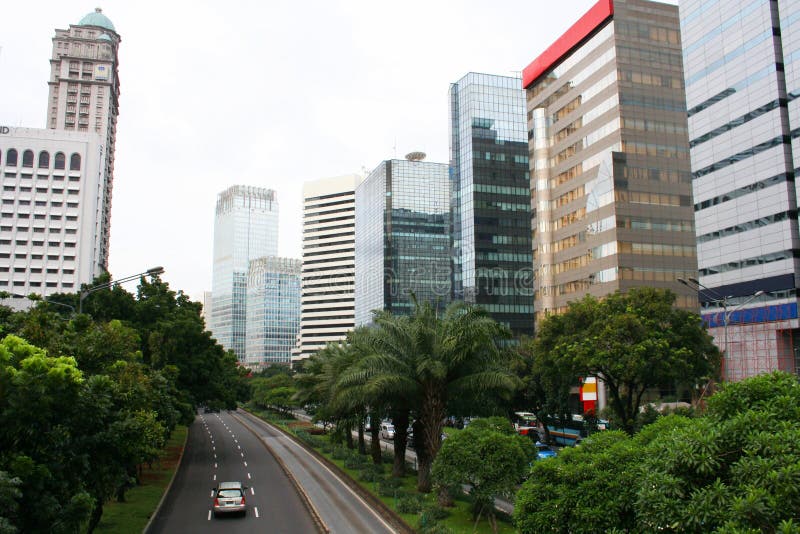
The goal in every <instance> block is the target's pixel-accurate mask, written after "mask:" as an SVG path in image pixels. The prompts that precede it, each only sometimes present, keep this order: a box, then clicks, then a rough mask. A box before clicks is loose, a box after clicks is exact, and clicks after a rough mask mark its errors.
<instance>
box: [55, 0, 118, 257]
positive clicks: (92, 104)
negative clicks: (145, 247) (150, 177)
mask: <svg viewBox="0 0 800 534" xmlns="http://www.w3.org/2000/svg"><path fill="white" fill-rule="evenodd" d="M120 40H121V39H120V36H119V34H117V32H116V30H115V28H114V24H113V23H112V22H111V20H109V18H108V17H106V16H105V15H104V14H103V13H102V10H101V9H100V8H97V9H96V10H95V11H94V12H92V13H89V14H88V15H86V16H85V17H83V18H82V19H81V20H80V22H78V23H77V24H70V25H69V29H66V30H58V29H57V30H56V34H55V37H53V54H52V58H51V59H50V81H49V82H48V85H49V86H50V91H49V96H48V101H47V127H48V128H49V129H52V130H66V131H74V132H88V133H93V134H98V135H100V136H101V138H102V139H103V141H104V142H103V144H101V145H100V146H99V147H98V151H99V157H101V158H102V161H103V167H104V168H103V169H102V171H103V180H102V184H101V187H102V195H101V205H100V206H99V211H98V213H97V217H98V224H99V225H100V229H101V232H100V234H101V241H100V244H99V250H98V251H97V255H98V256H99V259H100V261H99V263H100V264H101V265H102V267H103V268H104V269H106V268H107V267H108V246H109V234H110V230H111V191H112V186H113V177H114V147H115V142H116V135H117V115H118V114H119V61H118V55H117V52H118V48H119V43H120Z"/></svg>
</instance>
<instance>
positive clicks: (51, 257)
mask: <svg viewBox="0 0 800 534" xmlns="http://www.w3.org/2000/svg"><path fill="white" fill-rule="evenodd" d="M28 256H29V255H28V254H27V253H25V252H17V253H15V254H14V255H13V256H12V255H11V253H10V252H0V259H11V258H12V257H13V258H14V259H15V260H27V259H28ZM30 259H31V260H44V259H45V256H44V254H38V253H36V254H30ZM59 259H63V260H64V261H75V256H63V258H62V257H61V256H59V255H58V254H48V255H47V261H58V260H59Z"/></svg>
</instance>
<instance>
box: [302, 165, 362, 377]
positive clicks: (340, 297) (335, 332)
mask: <svg viewBox="0 0 800 534" xmlns="http://www.w3.org/2000/svg"><path fill="white" fill-rule="evenodd" d="M362 180H363V177H361V176H359V175H356V174H350V175H345V176H339V177H336V178H326V179H322V180H316V181H313V182H307V183H305V184H304V185H303V271H302V296H301V301H300V336H299V341H298V346H297V349H296V350H295V351H294V353H293V354H292V360H293V362H295V361H299V360H302V359H305V358H308V357H309V356H311V355H312V354H313V353H314V352H316V351H317V350H318V349H320V348H322V347H324V346H325V345H326V344H327V343H329V342H333V341H338V340H341V339H344V337H345V336H346V335H347V332H348V331H350V330H352V329H353V327H354V326H355V302H354V286H355V190H356V186H358V184H359V183H361V181H362Z"/></svg>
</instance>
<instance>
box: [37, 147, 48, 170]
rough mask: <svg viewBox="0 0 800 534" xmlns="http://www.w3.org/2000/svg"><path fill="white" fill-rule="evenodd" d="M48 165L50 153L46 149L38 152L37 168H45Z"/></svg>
mask: <svg viewBox="0 0 800 534" xmlns="http://www.w3.org/2000/svg"><path fill="white" fill-rule="evenodd" d="M48 167H50V153H49V152H47V151H46V150H42V151H41V152H39V168H40V169H46V168H48Z"/></svg>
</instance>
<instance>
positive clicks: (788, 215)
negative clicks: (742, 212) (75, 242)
mask: <svg viewBox="0 0 800 534" xmlns="http://www.w3.org/2000/svg"><path fill="white" fill-rule="evenodd" d="M789 219H791V220H793V221H796V220H797V210H791V211H784V212H782V213H775V214H772V215H767V216H765V217H759V218H758V219H754V220H752V221H747V222H743V223H739V224H736V225H734V226H729V227H727V228H722V229H721V230H715V231H713V232H709V233H707V234H703V235H701V236H698V237H697V242H698V243H706V242H708V241H712V240H714V239H721V238H723V237H727V236H731V235H735V234H741V233H742V232H747V231H749V230H753V229H755V228H762V227H764V226H769V225H770V224H775V223H779V222H783V221H786V220H789Z"/></svg>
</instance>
